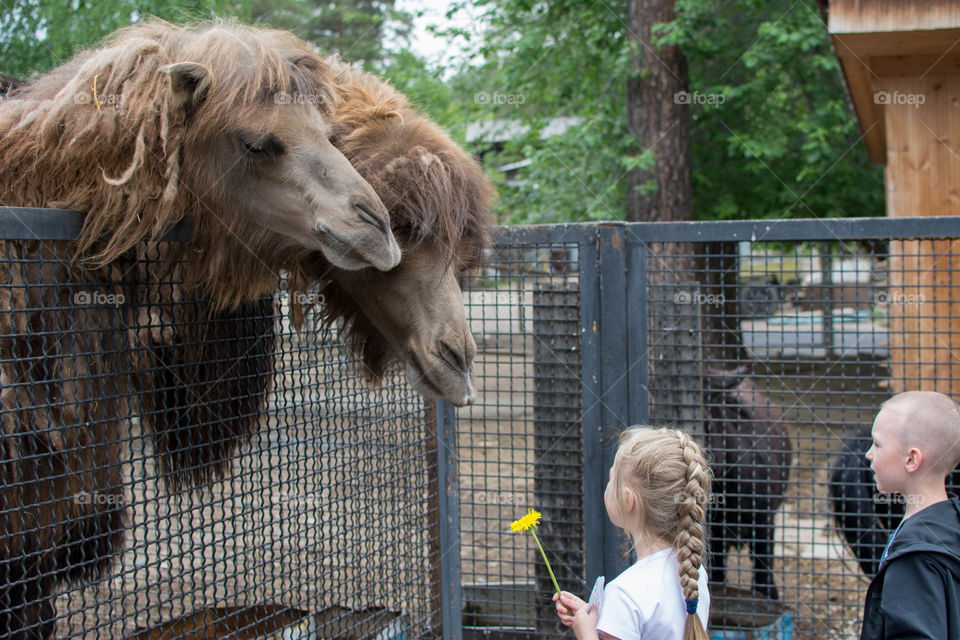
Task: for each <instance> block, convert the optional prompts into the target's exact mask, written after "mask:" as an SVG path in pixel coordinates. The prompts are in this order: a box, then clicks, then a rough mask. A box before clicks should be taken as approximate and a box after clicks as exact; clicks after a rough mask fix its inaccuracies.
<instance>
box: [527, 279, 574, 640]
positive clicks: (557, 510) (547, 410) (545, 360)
mask: <svg viewBox="0 0 960 640" xmlns="http://www.w3.org/2000/svg"><path fill="white" fill-rule="evenodd" d="M579 303H580V295H579V291H578V290H577V288H576V287H573V286H570V285H567V284H560V285H556V284H550V283H545V284H542V285H538V286H537V287H536V288H535V290H534V292H533V335H534V341H533V342H534V344H533V354H534V355H533V451H534V462H533V465H534V473H533V478H534V480H533V504H534V506H535V507H536V508H537V509H538V510H540V511H541V512H542V513H543V515H544V523H543V526H542V527H541V528H540V530H539V531H540V532H539V534H538V535H539V537H540V540H541V542H542V544H543V547H544V550H545V551H546V553H547V555H548V556H549V557H550V560H551V564H552V565H553V567H554V573H555V574H556V579H557V583H558V584H559V586H560V588H561V589H563V590H564V591H571V592H574V593H576V592H579V591H581V585H582V583H583V580H584V576H583V535H584V534H583V526H582V524H580V517H581V514H582V513H583V471H584V468H583V447H582V430H581V424H580V416H581V410H582V397H581V392H580V391H581V386H582V382H581V366H580V314H579V308H580V304H579ZM534 567H535V575H536V586H537V593H538V594H549V593H552V592H553V583H552V581H551V580H550V576H549V575H548V574H547V569H546V566H545V565H544V564H543V563H542V562H541V561H540V559H539V558H535V563H534ZM536 628H537V632H538V633H546V634H551V635H556V634H560V635H563V631H564V629H563V626H562V625H561V624H560V622H559V620H558V619H557V615H556V609H555V606H554V604H553V603H552V602H551V601H550V600H549V599H547V598H544V599H542V600H539V604H538V606H537V615H536Z"/></svg>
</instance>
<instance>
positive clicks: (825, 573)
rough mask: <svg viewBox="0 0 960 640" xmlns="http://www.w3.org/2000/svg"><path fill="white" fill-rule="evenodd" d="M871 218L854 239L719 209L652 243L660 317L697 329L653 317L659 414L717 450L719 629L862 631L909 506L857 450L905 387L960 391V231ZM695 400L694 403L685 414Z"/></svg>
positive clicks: (653, 301)
mask: <svg viewBox="0 0 960 640" xmlns="http://www.w3.org/2000/svg"><path fill="white" fill-rule="evenodd" d="M887 222H895V221H887ZM817 224H821V223H817ZM864 224H865V226H864V227H863V228H861V229H860V233H859V234H858V236H857V237H860V238H862V239H860V240H858V239H856V238H853V239H847V238H846V237H844V236H843V235H841V233H840V232H839V231H837V230H831V229H829V228H828V229H823V228H821V229H819V230H818V229H816V228H815V227H814V226H813V225H810V226H809V227H807V228H806V232H807V233H809V234H810V236H809V239H804V237H803V233H804V228H803V227H797V228H799V231H798V232H797V233H796V234H794V237H793V238H791V240H790V241H758V240H756V239H755V240H754V241H749V240H747V241H743V240H742V236H738V235H737V234H730V235H729V236H727V237H724V235H723V233H722V232H721V231H717V229H722V227H715V228H714V232H711V233H708V234H706V235H709V236H710V241H709V242H702V243H661V244H659V245H657V246H656V247H655V248H654V245H650V247H651V250H650V253H649V258H648V262H647V274H648V279H647V285H648V286H647V292H648V297H649V300H648V304H649V307H648V313H649V314H650V317H649V318H648V322H649V323H650V326H651V327H654V326H661V327H664V326H667V327H669V326H673V327H687V328H690V327H692V328H693V329H694V330H689V331H687V330H684V331H659V332H657V331H653V330H651V332H650V333H649V335H648V340H649V342H648V345H649V350H650V359H649V362H650V365H649V371H650V379H651V385H650V386H651V396H652V397H651V418H650V419H651V421H652V422H654V423H658V424H668V425H676V426H683V427H685V428H690V429H693V430H695V431H697V432H698V433H699V434H700V436H701V437H702V438H703V439H704V442H705V443H706V445H707V449H708V451H709V453H710V456H711V458H712V464H713V469H714V472H715V473H716V480H715V484H714V489H715V492H716V494H715V497H714V501H713V502H712V503H711V506H710V510H709V517H710V520H711V526H710V540H709V545H710V554H709V558H708V563H707V567H708V571H709V577H710V588H711V594H712V596H713V601H712V607H711V616H710V618H711V626H712V629H713V632H714V633H715V634H718V635H722V634H723V633H728V634H729V633H735V632H742V633H749V632H756V630H757V628H763V629H764V631H765V632H766V633H768V634H772V635H769V636H767V637H788V636H787V635H786V634H788V633H792V634H793V637H799V638H823V637H833V638H856V637H858V636H859V630H860V623H861V620H860V616H861V612H862V609H863V602H864V597H865V595H866V588H867V585H868V584H869V579H870V577H872V575H873V574H874V573H875V572H876V568H877V563H878V560H879V557H880V553H881V552H882V549H883V546H884V545H885V544H886V542H887V539H888V536H889V534H890V532H891V531H892V529H893V527H895V526H896V523H897V521H898V520H899V518H900V517H901V516H902V513H903V508H902V505H900V506H899V507H898V506H896V505H891V504H890V503H891V502H896V500H895V499H892V498H891V497H890V496H884V495H881V494H878V493H877V492H876V489H875V486H874V482H873V474H872V472H871V471H870V470H869V467H868V464H869V463H868V462H867V461H866V460H865V459H864V457H863V455H864V453H865V452H866V450H867V448H869V443H870V437H869V430H870V427H871V425H872V422H873V420H874V417H875V416H876V413H877V411H878V409H879V406H880V404H881V403H882V402H883V401H884V400H886V399H887V398H889V397H890V396H891V395H892V394H893V393H894V392H897V391H903V390H914V389H922V390H939V391H943V392H946V393H948V394H951V393H952V394H954V397H956V395H957V393H958V392H960V387H958V380H957V377H956V373H957V372H956V371H955V370H954V368H952V367H953V365H949V364H947V361H948V360H949V359H950V358H948V357H946V354H947V353H956V352H955V351H953V349H954V343H955V340H956V338H955V337H954V335H955V333H956V331H957V330H958V328H960V306H958V305H957V301H958V297H960V290H958V288H957V284H958V282H960V281H958V279H957V273H956V272H955V271H954V269H955V268H956V266H957V265H956V264H954V260H955V258H953V253H954V252H953V247H954V246H955V244H954V242H953V241H950V240H933V239H930V240H901V239H900V237H902V236H897V235H893V237H894V239H893V240H889V241H885V240H878V239H877V238H883V237H884V235H883V234H884V233H886V231H884V232H880V231H879V230H875V231H874V232H872V233H871V231H870V223H869V222H865V223H864ZM768 229H769V227H768ZM956 231H960V228H958V229H954V232H956ZM894 233H896V232H895V231H894ZM775 234H776V231H775V226H774V233H773V234H771V235H775ZM760 235H761V237H762V235H763V234H760ZM746 237H748V238H749V237H750V236H749V235H748V236H746ZM886 237H887V238H889V237H891V236H890V235H887V236H886ZM654 316H655V317H654ZM690 353H699V358H696V359H694V361H691V359H690V358H689V357H688V355H684V354H690ZM658 378H660V380H658ZM691 388H693V389H696V390H697V392H698V393H696V394H695V395H694V396H690V394H689V390H690V389H691ZM691 404H696V405H697V406H696V413H698V414H699V416H696V415H695V416H694V418H693V419H691V416H690V414H689V412H687V415H686V416H682V415H680V414H681V413H682V412H680V411H678V408H679V407H685V406H689V405H691ZM697 418H698V419H697ZM724 630H726V631H724ZM778 634H779V635H778Z"/></svg>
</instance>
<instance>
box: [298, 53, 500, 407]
mask: <svg viewBox="0 0 960 640" xmlns="http://www.w3.org/2000/svg"><path fill="white" fill-rule="evenodd" d="M327 62H328V64H330V65H331V67H333V68H334V69H336V70H337V76H336V80H335V82H334V86H335V88H336V91H337V104H338V106H337V110H336V113H335V115H334V119H335V123H336V131H335V134H334V138H333V140H334V144H335V145H336V146H337V148H339V149H340V150H341V151H343V153H344V155H345V156H346V157H347V158H348V159H349V160H350V162H351V163H353V165H354V166H355V167H356V168H357V170H358V171H359V172H360V175H362V176H363V177H364V178H365V179H366V180H367V182H368V183H369V184H370V185H371V186H372V187H373V188H374V190H375V191H376V192H377V194H378V195H379V196H380V198H381V200H382V201H383V203H384V204H385V205H386V207H387V209H388V210H389V211H390V219H391V224H392V225H393V229H394V233H396V235H397V238H398V240H399V241H400V244H401V246H402V248H403V259H402V261H401V262H400V265H399V266H398V267H397V268H395V269H393V270H391V271H389V272H374V271H371V270H365V271H353V272H350V271H346V270H344V269H341V268H339V267H338V266H337V265H334V264H329V263H328V262H327V261H325V260H323V259H322V257H318V259H317V260H316V261H315V263H314V264H313V265H312V269H313V271H312V273H313V276H312V277H313V278H314V279H315V280H320V281H322V282H323V283H324V285H323V287H322V289H321V292H322V293H323V296H324V299H325V301H326V305H325V306H324V307H323V308H322V309H320V310H319V311H320V313H321V314H322V315H323V317H324V318H325V320H326V321H327V322H333V321H337V320H340V321H342V322H343V323H344V325H345V327H346V329H347V336H348V342H349V343H350V344H352V345H353V346H354V348H355V349H356V352H357V354H358V355H359V356H360V357H361V358H362V360H363V364H364V369H365V372H366V374H367V376H368V378H369V379H370V380H371V381H372V382H374V383H375V382H377V381H379V380H381V379H382V377H383V375H384V374H385V372H386V371H387V370H388V368H389V367H390V366H391V365H392V364H394V363H396V362H400V363H402V364H403V365H404V368H405V373H406V377H407V380H408V382H409V383H410V384H411V386H413V387H414V388H415V389H416V390H417V391H419V392H420V393H421V394H423V395H424V396H426V397H428V398H446V399H447V400H449V401H450V402H451V403H452V404H453V405H454V406H458V407H463V406H467V405H469V404H471V403H472V402H473V401H474V400H475V399H476V390H475V388H474V386H473V382H472V379H471V375H472V372H471V370H472V366H473V360H474V357H475V355H476V343H475V342H474V339H473V336H472V335H471V334H470V329H469V327H468V325H467V320H466V316H465V312H464V308H463V295H462V293H461V291H460V285H459V276H460V274H461V273H463V272H465V271H469V270H471V269H475V268H476V267H477V266H478V265H479V263H480V260H481V258H482V255H483V253H484V251H485V250H486V248H487V246H488V244H489V240H488V238H487V235H486V232H485V228H486V227H487V226H489V225H490V224H491V223H492V215H491V213H490V208H489V205H490V200H491V198H492V196H493V187H492V186H491V184H490V181H489V180H488V179H487V177H486V175H485V174H484V172H483V169H482V168H481V167H480V166H479V164H478V163H477V162H476V161H475V160H474V159H473V158H471V157H470V156H469V155H468V154H467V153H465V152H464V151H463V150H462V149H461V148H460V147H458V146H457V144H456V143H454V142H453V141H452V140H451V139H450V138H449V136H447V135H446V134H445V133H444V132H443V131H442V130H441V129H440V128H439V127H438V126H437V125H436V124H434V123H433V122H431V121H430V120H429V119H428V118H426V117H425V116H424V115H422V114H420V113H419V112H417V111H416V110H415V109H414V108H413V107H411V105H410V103H409V101H408V100H407V99H406V97H405V96H404V95H403V94H401V93H400V92H398V91H396V90H395V89H394V88H392V87H391V86H390V85H389V84H387V83H385V82H382V81H380V80H378V79H377V78H376V77H374V76H373V75H371V74H369V73H365V72H363V71H359V70H357V69H354V68H352V67H351V66H349V65H348V64H346V63H344V62H342V61H341V60H339V59H338V58H336V57H330V58H327Z"/></svg>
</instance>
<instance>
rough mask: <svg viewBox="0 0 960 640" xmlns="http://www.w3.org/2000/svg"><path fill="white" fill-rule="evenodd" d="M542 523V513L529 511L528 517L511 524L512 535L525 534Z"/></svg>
mask: <svg viewBox="0 0 960 640" xmlns="http://www.w3.org/2000/svg"><path fill="white" fill-rule="evenodd" d="M539 522H540V512H539V511H536V510H534V509H529V510H528V511H527V515H525V516H523V517H522V518H520V519H519V520H514V521H513V522H511V523H510V533H524V532H526V531H530V530H531V529H536V528H537V524H539Z"/></svg>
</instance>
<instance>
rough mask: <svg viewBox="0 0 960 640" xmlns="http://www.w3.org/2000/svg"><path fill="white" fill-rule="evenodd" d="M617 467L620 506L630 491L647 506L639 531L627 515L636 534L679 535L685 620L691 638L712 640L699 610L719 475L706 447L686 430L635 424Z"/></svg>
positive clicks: (676, 538)
mask: <svg viewBox="0 0 960 640" xmlns="http://www.w3.org/2000/svg"><path fill="white" fill-rule="evenodd" d="M678 444H679V445H680V446H679V447H678V446H677V445H678ZM613 472H614V473H613V474H612V477H611V483H612V487H611V488H612V491H613V494H614V496H616V500H617V504H618V506H619V507H620V508H621V509H622V510H623V512H626V511H628V510H629V509H630V508H631V507H627V506H626V505H625V503H624V500H625V496H627V495H629V493H628V492H630V493H633V495H634V496H635V498H636V503H635V504H639V505H640V507H641V509H642V519H638V521H637V522H636V523H634V524H635V526H634V529H636V527H637V526H639V527H640V528H639V529H636V531H634V529H630V528H629V527H630V523H628V522H626V521H625V524H627V526H625V527H624V528H625V529H627V530H628V532H630V533H631V535H644V536H650V537H652V538H655V539H659V540H673V548H674V550H675V552H676V554H677V562H678V564H679V573H680V587H681V589H682V591H683V597H684V599H685V600H686V602H685V605H686V609H687V612H688V613H689V614H691V615H688V616H687V621H686V624H685V629H684V638H685V640H707V635H706V631H704V625H703V624H701V620H700V616H699V615H697V614H696V611H697V606H698V604H699V598H700V597H701V593H700V588H699V580H700V564H701V559H702V558H703V554H704V549H705V544H704V522H705V520H706V513H705V509H706V506H707V501H708V499H709V496H710V482H711V480H712V479H713V475H712V474H711V473H710V467H709V466H708V465H707V461H706V459H705V458H704V456H703V453H701V451H700V447H699V446H698V445H697V443H696V442H695V441H694V440H693V439H692V438H691V437H690V436H689V435H687V434H686V433H684V432H682V431H676V430H673V429H663V428H660V429H657V428H652V427H645V426H635V427H631V428H629V429H627V430H626V431H624V432H623V434H621V436H620V446H619V447H618V448H617V457H616V459H615V460H614V463H613ZM702 595H703V598H704V599H706V598H707V597H708V596H707V594H706V593H704V594H702ZM703 605H704V606H703V608H701V609H700V614H701V615H702V614H705V613H706V610H705V609H706V605H707V603H706V602H704V603H703Z"/></svg>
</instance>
